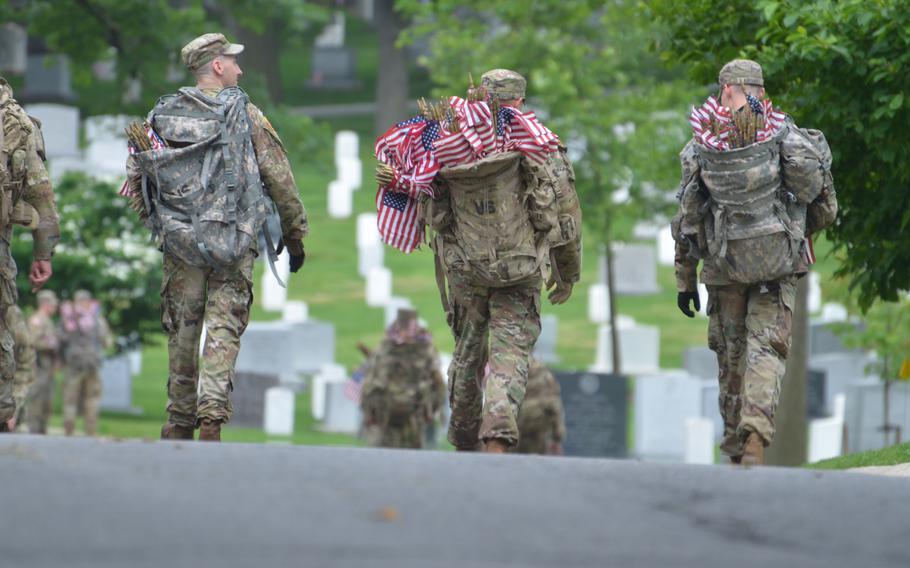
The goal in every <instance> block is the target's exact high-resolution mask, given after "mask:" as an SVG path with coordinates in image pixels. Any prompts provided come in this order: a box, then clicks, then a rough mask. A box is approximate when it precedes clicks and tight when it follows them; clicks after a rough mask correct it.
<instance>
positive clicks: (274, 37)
mask: <svg viewBox="0 0 910 568" xmlns="http://www.w3.org/2000/svg"><path fill="white" fill-rule="evenodd" d="M283 30H284V24H283V23H282V22H281V21H280V20H270V21H269V22H268V23H267V24H266V26H265V29H264V30H263V32H262V33H261V34H259V33H256V32H254V31H253V30H250V29H248V28H245V27H243V26H238V28H237V36H238V40H237V43H242V44H244V46H245V49H244V50H243V53H241V54H240V63H241V68H243V67H244V66H246V67H249V68H250V70H252V71H255V72H256V73H257V74H258V75H261V76H262V77H263V79H265V86H266V88H267V89H268V92H269V97H270V98H271V99H272V102H274V103H281V102H283V101H284V83H283V81H282V76H281V35H282V32H283Z"/></svg>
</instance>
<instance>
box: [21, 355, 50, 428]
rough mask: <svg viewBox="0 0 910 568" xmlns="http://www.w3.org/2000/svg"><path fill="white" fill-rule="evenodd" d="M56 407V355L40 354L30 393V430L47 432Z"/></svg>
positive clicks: (28, 417) (28, 418)
mask: <svg viewBox="0 0 910 568" xmlns="http://www.w3.org/2000/svg"><path fill="white" fill-rule="evenodd" d="M53 408H54V357H53V356H47V355H42V354H41V353H39V354H38V358H37V361H36V362H35V382H34V383H33V384H32V388H31V390H30V391H29V393H28V416H27V420H28V431H29V432H30V433H32V434H46V433H47V423H48V422H49V421H50V418H51V413H52V412H53Z"/></svg>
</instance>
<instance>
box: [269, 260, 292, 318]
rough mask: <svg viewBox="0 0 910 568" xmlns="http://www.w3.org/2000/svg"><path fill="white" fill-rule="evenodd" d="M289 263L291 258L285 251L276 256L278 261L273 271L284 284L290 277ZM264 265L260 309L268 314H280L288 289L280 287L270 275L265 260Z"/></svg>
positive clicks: (272, 275)
mask: <svg viewBox="0 0 910 568" xmlns="http://www.w3.org/2000/svg"><path fill="white" fill-rule="evenodd" d="M290 262H291V257H290V254H289V253H288V251H287V250H286V249H285V250H284V251H282V252H281V254H280V255H278V260H276V261H275V271H276V272H278V276H279V277H280V278H281V281H282V282H284V283H285V284H287V282H288V279H289V277H290V276H291V264H290ZM265 263H266V266H265V270H263V271H262V309H264V310H266V311H269V312H280V311H281V310H283V309H284V304H285V302H287V299H288V289H287V288H285V287H284V286H282V285H281V284H280V283H279V282H278V279H277V278H275V275H274V274H272V269H271V268H269V267H268V259H266V260H265Z"/></svg>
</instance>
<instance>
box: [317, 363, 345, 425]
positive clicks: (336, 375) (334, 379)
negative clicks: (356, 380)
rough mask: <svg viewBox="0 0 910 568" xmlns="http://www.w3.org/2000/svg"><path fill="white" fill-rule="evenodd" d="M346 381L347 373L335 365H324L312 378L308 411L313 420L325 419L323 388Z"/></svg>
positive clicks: (341, 367)
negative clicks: (311, 414)
mask: <svg viewBox="0 0 910 568" xmlns="http://www.w3.org/2000/svg"><path fill="white" fill-rule="evenodd" d="M345 380H347V371H345V368H344V367H343V366H341V365H338V364H336V363H326V364H325V365H323V366H322V368H321V369H320V371H319V372H318V373H317V374H316V375H315V376H313V380H312V381H311V383H310V384H311V387H312V388H311V389H310V411H311V412H312V413H313V418H315V419H316V420H323V419H324V418H325V387H326V385H327V384H329V383H343V382H344V381H345Z"/></svg>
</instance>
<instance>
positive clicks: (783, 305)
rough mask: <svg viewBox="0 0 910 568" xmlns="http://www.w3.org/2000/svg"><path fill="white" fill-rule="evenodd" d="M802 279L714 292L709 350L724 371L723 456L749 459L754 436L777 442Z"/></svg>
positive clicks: (710, 303)
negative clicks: (748, 442) (776, 419)
mask: <svg viewBox="0 0 910 568" xmlns="http://www.w3.org/2000/svg"><path fill="white" fill-rule="evenodd" d="M795 297H796V277H795V276H788V277H786V278H782V279H780V280H778V281H776V282H769V283H766V284H753V285H745V284H729V285H724V286H708V317H709V323H708V346H709V347H710V348H711V350H712V351H714V353H715V354H717V363H718V367H719V368H720V371H719V381H720V398H719V403H720V413H721V416H722V417H723V420H724V435H723V441H722V442H721V446H720V449H721V451H722V452H723V453H724V454H725V455H728V456H739V455H742V453H743V444H744V442H745V440H746V438H747V437H748V435H749V433H751V432H754V433H756V434H758V435H759V436H761V437H762V439H763V441H764V443H765V445H766V446H767V445H768V444H770V443H771V441H772V440H773V439H774V414H775V412H776V410H777V405H778V401H779V398H780V382H781V379H782V378H783V376H784V371H785V370H786V366H787V354H788V353H789V351H790V335H791V327H792V320H793V302H794V300H795Z"/></svg>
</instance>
